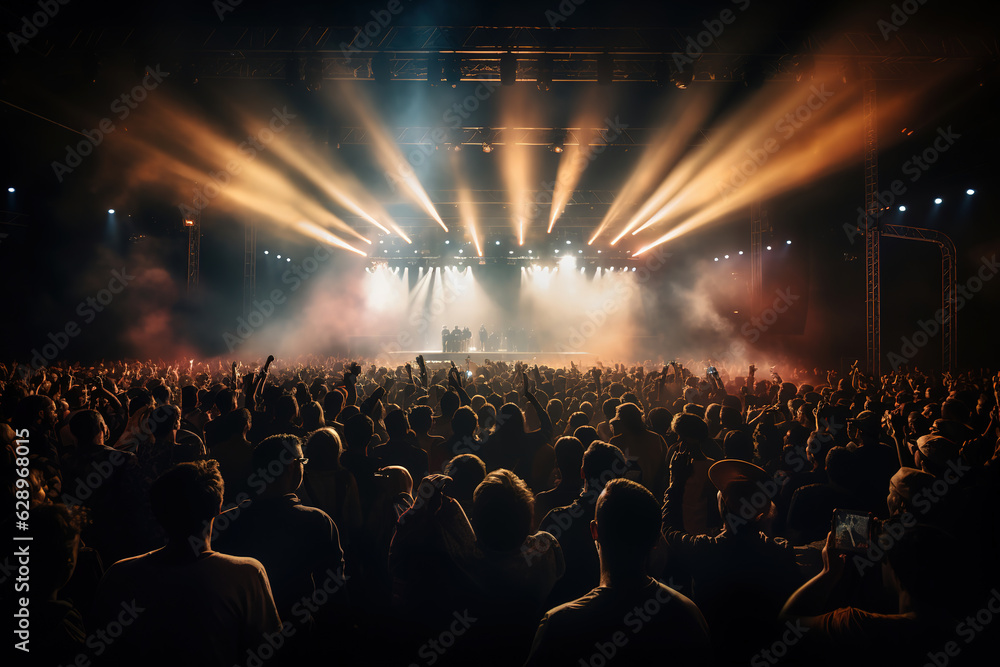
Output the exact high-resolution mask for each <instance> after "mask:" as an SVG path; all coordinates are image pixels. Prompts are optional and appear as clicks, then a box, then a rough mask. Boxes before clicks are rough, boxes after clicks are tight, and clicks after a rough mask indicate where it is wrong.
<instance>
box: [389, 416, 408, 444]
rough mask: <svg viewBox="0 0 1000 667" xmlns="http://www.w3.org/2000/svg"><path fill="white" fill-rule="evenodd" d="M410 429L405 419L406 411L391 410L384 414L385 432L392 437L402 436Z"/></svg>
mask: <svg viewBox="0 0 1000 667" xmlns="http://www.w3.org/2000/svg"><path fill="white" fill-rule="evenodd" d="M409 430H410V422H409V421H408V420H407V419H406V413H405V412H403V411H402V410H393V411H392V412H390V413H389V414H387V415H386V416H385V432H386V433H388V434H389V437H390V438H392V439H394V440H395V439H398V438H403V437H405V436H406V432H407V431H409Z"/></svg>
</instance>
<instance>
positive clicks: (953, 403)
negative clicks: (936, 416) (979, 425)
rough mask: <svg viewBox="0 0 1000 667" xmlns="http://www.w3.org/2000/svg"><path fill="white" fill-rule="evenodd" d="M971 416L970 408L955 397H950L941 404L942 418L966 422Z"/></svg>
mask: <svg viewBox="0 0 1000 667" xmlns="http://www.w3.org/2000/svg"><path fill="white" fill-rule="evenodd" d="M968 418H969V408H968V407H967V406H966V405H965V403H963V402H962V401H959V400H957V399H954V398H949V399H948V400H946V401H945V402H944V403H942V404H941V419H951V420H954V421H957V422H965V421H966V420H968Z"/></svg>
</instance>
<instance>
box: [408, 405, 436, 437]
mask: <svg viewBox="0 0 1000 667" xmlns="http://www.w3.org/2000/svg"><path fill="white" fill-rule="evenodd" d="M409 420H410V428H412V429H413V430H414V431H416V432H417V433H426V432H427V431H429V430H430V428H431V426H432V425H433V423H434V411H433V410H431V409H430V407H429V406H427V405H418V406H416V407H414V408H410V414H409Z"/></svg>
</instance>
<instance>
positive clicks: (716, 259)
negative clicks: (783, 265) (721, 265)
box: [715, 248, 770, 262]
mask: <svg viewBox="0 0 1000 667" xmlns="http://www.w3.org/2000/svg"><path fill="white" fill-rule="evenodd" d="M769 250H770V248H769ZM715 261H716V262H718V261H719V258H718V257H716V258H715Z"/></svg>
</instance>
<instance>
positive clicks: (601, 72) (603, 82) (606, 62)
mask: <svg viewBox="0 0 1000 667" xmlns="http://www.w3.org/2000/svg"><path fill="white" fill-rule="evenodd" d="M614 77H615V60H614V58H612V57H611V54H608V53H602V54H601V55H599V56H597V85H599V86H610V85H611V81H612V80H613V79H614Z"/></svg>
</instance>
